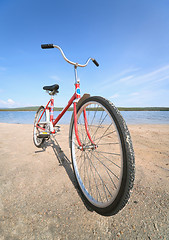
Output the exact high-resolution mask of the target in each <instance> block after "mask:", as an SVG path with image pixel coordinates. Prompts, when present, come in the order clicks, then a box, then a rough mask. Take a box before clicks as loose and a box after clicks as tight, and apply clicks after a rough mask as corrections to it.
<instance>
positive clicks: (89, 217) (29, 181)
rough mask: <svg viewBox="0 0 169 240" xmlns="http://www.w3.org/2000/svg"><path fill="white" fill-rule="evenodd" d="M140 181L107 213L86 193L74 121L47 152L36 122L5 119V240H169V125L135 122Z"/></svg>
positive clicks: (0, 230)
mask: <svg viewBox="0 0 169 240" xmlns="http://www.w3.org/2000/svg"><path fill="white" fill-rule="evenodd" d="M128 127H129V130H130V133H131V137H132V140H133V145H134V151H135V159H136V179H135V185H134V189H133V192H132V195H131V198H130V201H129V203H128V204H127V206H126V207H125V208H124V209H123V210H122V211H120V212H119V213H118V214H116V215H114V216H111V217H103V216H101V215H98V214H97V213H96V212H94V211H92V210H91V209H90V208H89V207H88V206H87V205H86V204H85V203H84V201H83V199H82V198H81V195H80V194H79V192H78V190H77V186H76V182H75V178H74V174H73V171H72V164H71V158H70V149H69V144H68V130H69V126H67V125H62V126H61V132H59V133H58V134H57V135H56V137H55V138H52V139H51V140H50V141H49V142H48V143H47V144H45V147H44V148H43V149H38V148H36V147H35V146H34V144H33V139H32V132H33V125H22V124H5V123H0V136H1V138H0V240H1V239H2V240H3V239H4V240H7V239H9V240H14V239H15V240H16V239H22V240H23V239H31V240H33V239H45V240H46V239H49V240H50V239H51V240H53V239H168V236H169V229H168V226H169V204H168V203H169V193H168V191H169V125H129V126H128Z"/></svg>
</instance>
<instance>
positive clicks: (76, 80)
mask: <svg viewBox="0 0 169 240" xmlns="http://www.w3.org/2000/svg"><path fill="white" fill-rule="evenodd" d="M74 69H75V84H76V83H77V82H78V77H77V65H75V67H74Z"/></svg>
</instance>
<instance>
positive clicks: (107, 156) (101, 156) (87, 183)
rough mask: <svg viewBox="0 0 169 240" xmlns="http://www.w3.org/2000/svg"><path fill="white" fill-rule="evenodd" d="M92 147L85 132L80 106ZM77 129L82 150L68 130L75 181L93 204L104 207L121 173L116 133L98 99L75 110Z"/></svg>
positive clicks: (120, 179)
mask: <svg viewBox="0 0 169 240" xmlns="http://www.w3.org/2000/svg"><path fill="white" fill-rule="evenodd" d="M84 109H86V115H87V121H88V129H89V133H90V135H91V138H92V140H93V141H94V143H95V144H96V145H97V147H96V149H94V148H89V147H90V146H91V142H90V140H89V138H88V136H87V134H86V130H85V124H84V116H83V110H84ZM77 119H78V132H79V137H80V140H81V143H82V145H83V146H84V149H85V150H83V151H81V150H80V149H78V143H77V140H76V136H75V132H74V129H73V134H72V157H73V165H74V170H75V174H76V178H77V181H78V183H79V185H80V188H81V190H82V192H83V193H84V195H85V196H86V198H87V199H88V200H89V202H91V203H92V204H93V205H95V206H96V207H101V208H102V207H103V208H104V207H107V206H109V205H110V204H111V203H112V202H113V201H114V199H115V198H116V197H117V194H118V192H119V189H120V186H121V181H122V175H123V155H122V145H121V141H120V136H119V133H118V131H117V127H116V125H115V123H114V121H113V118H112V116H111V114H110V113H109V111H108V110H107V109H106V108H105V107H104V106H103V105H102V104H100V103H98V102H94V101H92V102H87V103H85V104H84V105H83V106H82V107H81V108H80V109H79V111H78V114H77Z"/></svg>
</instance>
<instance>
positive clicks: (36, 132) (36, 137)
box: [33, 106, 46, 147]
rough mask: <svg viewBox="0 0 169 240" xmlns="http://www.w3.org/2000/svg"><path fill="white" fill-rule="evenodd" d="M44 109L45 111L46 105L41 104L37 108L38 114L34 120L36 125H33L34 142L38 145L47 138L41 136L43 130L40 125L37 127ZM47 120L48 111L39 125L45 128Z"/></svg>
mask: <svg viewBox="0 0 169 240" xmlns="http://www.w3.org/2000/svg"><path fill="white" fill-rule="evenodd" d="M43 111H44V107H43V106H41V107H40V108H39V109H38V110H37V112H36V115H35V121H34V127H33V142H34V144H35V146H36V147H41V146H42V144H43V143H44V141H45V138H39V135H40V132H42V130H41V129H40V128H39V127H37V123H38V121H39V118H40V117H41V115H42V113H43ZM45 122H46V113H45V112H44V114H43V116H42V118H41V120H40V122H39V126H41V127H43V128H45Z"/></svg>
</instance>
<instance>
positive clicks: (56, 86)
mask: <svg viewBox="0 0 169 240" xmlns="http://www.w3.org/2000/svg"><path fill="white" fill-rule="evenodd" d="M58 89H59V85H58V84H54V85H52V86H44V87H43V90H47V91H54V92H58Z"/></svg>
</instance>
